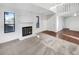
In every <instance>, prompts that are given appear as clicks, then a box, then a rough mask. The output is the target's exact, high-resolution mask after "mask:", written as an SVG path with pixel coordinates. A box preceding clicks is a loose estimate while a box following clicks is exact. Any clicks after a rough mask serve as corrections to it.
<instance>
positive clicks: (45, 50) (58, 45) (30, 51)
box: [0, 33, 79, 55]
mask: <svg viewBox="0 0 79 59" xmlns="http://www.w3.org/2000/svg"><path fill="white" fill-rule="evenodd" d="M39 36H40V37H39V38H38V37H31V38H28V39H25V40H21V41H20V40H14V41H11V42H6V43H3V44H0V55H76V54H77V55H78V54H79V45H76V44H73V43H70V42H67V41H65V40H61V39H57V38H56V37H53V36H50V35H48V34H44V33H40V34H39Z"/></svg>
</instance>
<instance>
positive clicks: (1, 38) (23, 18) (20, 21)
mask: <svg viewBox="0 0 79 59" xmlns="http://www.w3.org/2000/svg"><path fill="white" fill-rule="evenodd" d="M12 7H13V6H12ZM0 8H1V9H0V43H3V42H7V41H10V40H14V39H21V40H22V39H24V38H27V37H30V36H33V35H35V34H36V33H38V32H40V31H43V30H46V23H47V21H46V16H44V15H41V14H36V13H32V12H28V11H24V10H19V9H18V8H17V9H16V8H11V7H6V6H3V7H0ZM4 11H13V12H15V32H11V33H4ZM36 16H40V28H39V29H37V28H36V19H37V18H36ZM25 26H33V35H30V36H25V37H22V27H25Z"/></svg>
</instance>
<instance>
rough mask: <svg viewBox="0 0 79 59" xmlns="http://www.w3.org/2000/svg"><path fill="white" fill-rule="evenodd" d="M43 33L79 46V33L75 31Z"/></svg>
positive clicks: (65, 30)
mask: <svg viewBox="0 0 79 59" xmlns="http://www.w3.org/2000/svg"><path fill="white" fill-rule="evenodd" d="M42 33H45V34H48V35H51V36H54V37H58V38H60V39H63V40H66V41H69V42H72V43H75V44H79V32H78V31H73V30H69V29H64V30H61V31H59V32H57V33H56V32H53V31H44V32H42Z"/></svg>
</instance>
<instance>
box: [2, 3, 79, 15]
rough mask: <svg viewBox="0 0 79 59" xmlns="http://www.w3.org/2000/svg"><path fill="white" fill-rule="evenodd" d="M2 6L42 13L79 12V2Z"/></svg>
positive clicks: (9, 4)
mask: <svg viewBox="0 0 79 59" xmlns="http://www.w3.org/2000/svg"><path fill="white" fill-rule="evenodd" d="M0 8H1V9H4V8H6V9H14V10H18V11H22V12H26V11H29V12H33V13H39V14H42V15H53V14H57V15H62V16H71V15H73V14H74V13H78V14H79V3H0Z"/></svg>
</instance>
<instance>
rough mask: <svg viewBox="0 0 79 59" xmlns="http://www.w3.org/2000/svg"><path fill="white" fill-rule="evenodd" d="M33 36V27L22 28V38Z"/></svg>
mask: <svg viewBox="0 0 79 59" xmlns="http://www.w3.org/2000/svg"><path fill="white" fill-rule="evenodd" d="M31 34H32V26H28V27H23V28H22V36H27V35H31Z"/></svg>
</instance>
